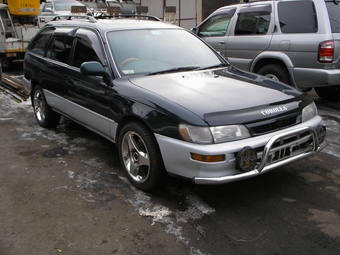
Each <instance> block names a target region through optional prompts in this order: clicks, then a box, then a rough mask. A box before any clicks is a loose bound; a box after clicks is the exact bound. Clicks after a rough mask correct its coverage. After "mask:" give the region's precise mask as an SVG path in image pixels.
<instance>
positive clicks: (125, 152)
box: [118, 122, 167, 191]
mask: <svg viewBox="0 0 340 255" xmlns="http://www.w3.org/2000/svg"><path fill="white" fill-rule="evenodd" d="M118 144H119V158H120V161H121V164H122V166H123V168H124V170H125V173H126V176H127V178H128V179H129V181H130V182H131V183H132V184H133V185H134V186H135V187H137V188H138V189H141V190H144V191H148V190H151V189H154V188H156V187H159V186H160V185H163V184H164V182H165V181H166V179H167V173H166V171H165V169H164V165H163V160H162V157H161V154H160V151H159V148H158V145H157V142H156V139H155V137H154V135H153V134H152V133H151V132H150V130H149V129H148V128H147V127H145V126H144V125H142V124H140V123H138V122H129V123H127V124H126V125H125V126H124V127H123V128H122V130H121V132H120V135H119V143H118Z"/></svg>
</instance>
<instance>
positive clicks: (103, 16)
mask: <svg viewBox="0 0 340 255" xmlns="http://www.w3.org/2000/svg"><path fill="white" fill-rule="evenodd" d="M93 17H94V18H95V19H114V18H135V19H146V20H153V21H162V20H161V19H160V18H158V17H156V16H152V15H144V14H110V15H108V14H106V13H104V12H101V13H96V14H95V15H94V16H93Z"/></svg>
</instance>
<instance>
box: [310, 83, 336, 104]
mask: <svg viewBox="0 0 340 255" xmlns="http://www.w3.org/2000/svg"><path fill="white" fill-rule="evenodd" d="M314 90H315V92H316V93H317V94H318V96H319V97H321V98H322V99H325V100H330V101H338V100H340V86H338V87H329V88H328V87H322V88H320V87H317V88H314Z"/></svg>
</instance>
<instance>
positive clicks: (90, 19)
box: [52, 15, 97, 23]
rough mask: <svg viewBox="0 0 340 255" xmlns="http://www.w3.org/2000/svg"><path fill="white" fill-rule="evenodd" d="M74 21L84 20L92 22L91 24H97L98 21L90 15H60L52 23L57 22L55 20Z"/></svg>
mask: <svg viewBox="0 0 340 255" xmlns="http://www.w3.org/2000/svg"><path fill="white" fill-rule="evenodd" d="M73 19H84V20H88V21H90V22H91V23H96V22H97V20H96V19H95V18H94V17H93V16H90V15H58V16H55V17H54V18H53V19H52V21H55V20H73Z"/></svg>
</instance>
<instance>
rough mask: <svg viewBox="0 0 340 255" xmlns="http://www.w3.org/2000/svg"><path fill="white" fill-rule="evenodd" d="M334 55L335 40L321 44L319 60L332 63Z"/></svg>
mask: <svg viewBox="0 0 340 255" xmlns="http://www.w3.org/2000/svg"><path fill="white" fill-rule="evenodd" d="M333 56H334V41H333V40H329V41H324V42H321V43H320V44H319V50H318V61H319V62H320V63H332V62H333Z"/></svg>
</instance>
